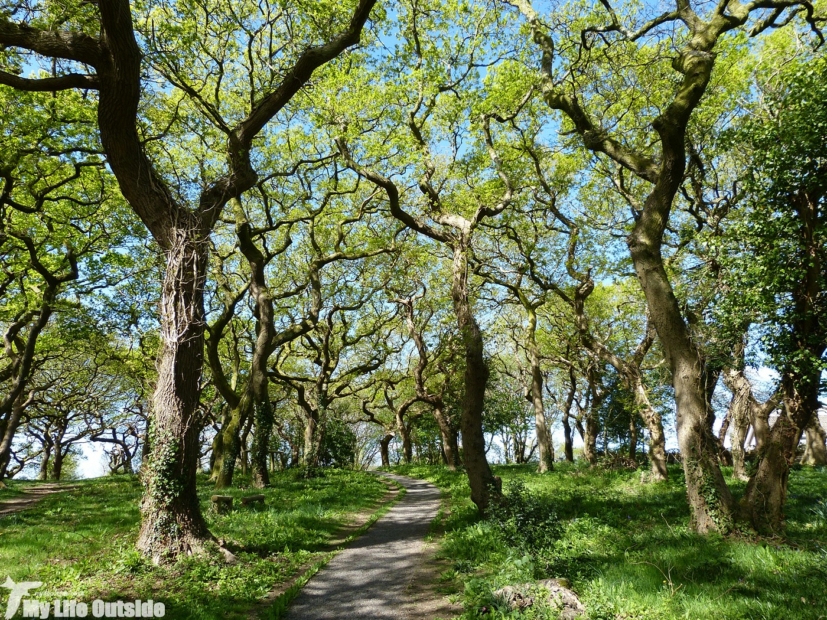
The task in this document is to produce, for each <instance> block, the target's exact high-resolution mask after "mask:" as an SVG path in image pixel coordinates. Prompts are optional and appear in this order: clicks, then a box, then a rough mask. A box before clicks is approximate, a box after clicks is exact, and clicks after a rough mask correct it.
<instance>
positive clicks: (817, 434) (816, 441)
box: [801, 412, 827, 466]
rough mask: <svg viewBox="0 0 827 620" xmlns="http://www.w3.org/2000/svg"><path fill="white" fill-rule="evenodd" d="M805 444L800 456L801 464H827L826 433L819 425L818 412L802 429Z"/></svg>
mask: <svg viewBox="0 0 827 620" xmlns="http://www.w3.org/2000/svg"><path fill="white" fill-rule="evenodd" d="M804 433H805V436H806V444H805V448H804V455H803V456H802V457H801V464H802V465H812V466H818V465H827V433H825V432H824V428H823V427H822V426H821V422H820V421H819V419H818V412H816V415H814V416H813V418H812V420H811V421H810V425H809V426H808V427H807V428H806V429H804Z"/></svg>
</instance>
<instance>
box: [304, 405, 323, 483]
mask: <svg viewBox="0 0 827 620" xmlns="http://www.w3.org/2000/svg"><path fill="white" fill-rule="evenodd" d="M306 414H307V415H306V416H305V426H304V455H303V458H302V465H303V466H304V467H305V468H307V470H308V471H309V472H310V471H312V470H315V469H316V468H318V467H319V451H320V449H321V434H322V429H321V428H319V427H320V424H321V419H320V418H321V416H320V415H319V412H318V411H315V410H314V411H308V412H306Z"/></svg>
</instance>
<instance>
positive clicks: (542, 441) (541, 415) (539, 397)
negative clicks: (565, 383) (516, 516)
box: [526, 305, 554, 474]
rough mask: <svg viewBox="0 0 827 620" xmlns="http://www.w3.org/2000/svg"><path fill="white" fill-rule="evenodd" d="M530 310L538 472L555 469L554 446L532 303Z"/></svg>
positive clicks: (529, 336) (529, 330) (532, 400)
mask: <svg viewBox="0 0 827 620" xmlns="http://www.w3.org/2000/svg"><path fill="white" fill-rule="evenodd" d="M526 309H527V310H528V330H527V334H526V335H527V338H526V340H527V343H528V354H529V361H530V363H531V394H530V400H531V405H532V407H533V408H534V429H535V433H536V435H537V445H538V447H539V449H540V462H539V464H538V465H537V472H538V473H541V474H542V473H545V472H548V471H554V446H553V445H552V443H551V433H550V432H549V428H548V425H547V424H546V411H545V407H544V406H543V371H542V369H541V368H540V347H539V346H537V312H536V311H535V310H534V308H532V307H531V306H530V305H526Z"/></svg>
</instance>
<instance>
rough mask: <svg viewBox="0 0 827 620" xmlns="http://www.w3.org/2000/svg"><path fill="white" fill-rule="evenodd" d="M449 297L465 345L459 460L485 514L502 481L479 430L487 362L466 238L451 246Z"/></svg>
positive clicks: (498, 491) (486, 377)
mask: <svg viewBox="0 0 827 620" xmlns="http://www.w3.org/2000/svg"><path fill="white" fill-rule="evenodd" d="M451 298H452V300H453V304H454V312H455V313H456V317H457V327H458V328H459V332H460V335H461V337H462V343H463V346H464V348H465V394H464V396H463V400H462V423H461V430H462V447H463V462H464V463H465V468H466V471H467V472H468V482H469V485H470V487H471V500H472V501H473V502H474V504H476V506H477V508H478V509H479V510H480V512H482V513H483V514H485V512H486V510H487V509H488V505H489V504H490V502H491V500H492V498H497V497H499V495H500V492H501V489H502V483H501V482H500V480H499V479H498V478H495V477H494V474H492V473H491V468H490V466H489V465H488V460H487V459H486V458H485V436H484V435H483V432H482V412H483V404H484V400H485V388H486V386H487V384H488V364H487V363H486V361H485V354H484V350H483V340H482V332H481V331H480V328H479V325H478V324H477V321H476V319H475V318H474V315H473V312H472V310H471V303H470V300H469V299H468V248H467V240H466V239H458V240H457V241H456V242H455V246H454V262H453V267H452V284H451Z"/></svg>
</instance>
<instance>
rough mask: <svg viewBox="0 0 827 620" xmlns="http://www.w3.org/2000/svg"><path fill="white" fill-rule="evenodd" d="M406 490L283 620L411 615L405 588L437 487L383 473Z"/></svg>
mask: <svg viewBox="0 0 827 620" xmlns="http://www.w3.org/2000/svg"><path fill="white" fill-rule="evenodd" d="M383 475H385V476H387V477H388V478H390V479H392V480H394V481H395V482H398V483H399V484H401V485H402V486H404V487H405V488H406V489H407V493H406V494H405V497H403V498H402V500H401V501H400V502H399V503H398V504H396V505H395V506H394V507H393V508H391V509H390V511H388V513H387V514H386V515H385V516H384V517H382V518H381V519H380V520H379V521H377V522H376V524H375V525H374V526H373V527H372V528H371V529H370V530H368V532H367V533H366V534H365V535H364V536H362V537H361V538H359V539H358V540H356V541H355V542H354V543H353V544H352V545H351V546H350V547H348V548H347V549H345V550H344V551H342V552H341V553H340V554H338V555H337V556H336V557H335V558H333V560H331V562H330V563H329V564H328V565H327V566H326V567H325V568H323V569H322V570H321V571H319V573H318V574H317V575H316V576H315V577H313V579H311V580H310V582H309V583H308V584H307V585H306V586H305V587H304V589H303V590H302V591H301V593H300V594H299V596H298V597H296V600H295V601H294V602H293V605H292V606H291V607H290V611H289V612H288V614H287V620H382V619H383V618H393V619H394V620H400V619H402V618H410V617H411V616H412V614H411V613H410V611H409V610H408V609H407V608H408V604H407V602H406V601H407V598H408V597H409V595H410V593H408V592H406V590H407V589H408V586H409V585H410V583H411V580H412V579H413V578H414V576H415V574H416V573H417V570H418V569H419V568H420V564H421V563H422V561H423V560H424V559H425V557H426V555H425V550H424V538H425V535H426V534H427V533H428V526H429V525H430V523H431V521H432V520H433V519H434V517H435V516H436V514H437V511H438V510H439V489H437V488H436V487H435V486H433V485H432V484H429V483H427V482H425V481H423V480H414V479H412V478H405V477H403V476H395V475H393V474H383Z"/></svg>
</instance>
